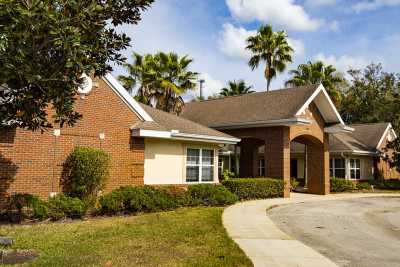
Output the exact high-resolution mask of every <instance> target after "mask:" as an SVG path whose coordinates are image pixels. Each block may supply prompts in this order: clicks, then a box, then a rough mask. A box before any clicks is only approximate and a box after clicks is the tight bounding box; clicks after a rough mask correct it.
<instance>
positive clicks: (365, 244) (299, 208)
mask: <svg viewBox="0 0 400 267" xmlns="http://www.w3.org/2000/svg"><path fill="white" fill-rule="evenodd" d="M267 215H268V217H269V218H270V219H271V220H272V221H273V222H274V223H275V224H276V226H278V228H279V229H280V230H282V231H284V232H285V233H287V234H288V235H289V236H291V237H293V238H295V239H297V240H299V241H301V242H302V243H304V244H305V245H307V246H309V247H312V248H313V249H315V250H316V251H318V252H319V253H321V254H323V255H324V256H326V257H327V258H329V259H331V260H332V261H334V262H335V263H336V264H338V265H339V266H357V267H358V266H363V267H364V266H365V267H368V266H374V267H375V266H379V267H384V266H391V267H392V266H400V197H370V198H358V199H345V200H329V201H316V202H306V203H298V204H289V205H282V206H279V207H276V208H273V209H271V210H269V211H267Z"/></svg>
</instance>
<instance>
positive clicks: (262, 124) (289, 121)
mask: <svg viewBox="0 0 400 267" xmlns="http://www.w3.org/2000/svg"><path fill="white" fill-rule="evenodd" d="M309 124H311V121H310V120H307V119H303V118H291V119H282V120H268V121H254V122H241V123H230V124H216V125H209V126H208V127H210V128H214V129H240V128H259V127H266V126H268V127H269V126H292V125H309Z"/></svg>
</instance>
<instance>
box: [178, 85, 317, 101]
mask: <svg viewBox="0 0 400 267" xmlns="http://www.w3.org/2000/svg"><path fill="white" fill-rule="evenodd" d="M309 86H316V88H318V86H319V84H308V85H301V86H293V87H285V88H280V89H275V90H271V91H256V92H252V93H247V94H241V95H230V96H223V97H218V98H211V99H204V100H200V101H191V102H187V103H185V104H193V103H203V102H211V101H217V100H222V99H227V98H238V97H244V96H250V95H255V94H275V93H280V92H282V91H289V90H292V89H297V88H304V87H309Z"/></svg>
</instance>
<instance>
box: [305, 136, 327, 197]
mask: <svg viewBox="0 0 400 267" xmlns="http://www.w3.org/2000/svg"><path fill="white" fill-rule="evenodd" d="M308 147H309V151H310V153H309V155H310V157H309V164H308V165H309V183H308V192H309V193H312V194H319V195H326V194H329V185H330V184H329V182H330V181H329V136H328V134H324V143H323V144H314V143H312V144H309V146H308Z"/></svg>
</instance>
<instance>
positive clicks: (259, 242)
mask: <svg viewBox="0 0 400 267" xmlns="http://www.w3.org/2000/svg"><path fill="white" fill-rule="evenodd" d="M377 196H400V194H380V193H371V194H370V193H365V194H363V193H360V194H356V193H350V194H331V195H328V196H318V195H310V194H296V193H292V194H291V197H290V198H288V199H283V198H277V199H266V200H254V201H248V202H242V203H238V204H236V205H233V206H231V207H229V208H227V209H226V210H225V211H224V213H223V218H222V219H223V224H224V226H225V228H226V230H227V232H228V234H229V236H231V237H232V238H233V240H234V241H235V242H236V243H237V244H238V245H239V246H240V248H241V249H243V251H244V252H245V253H246V254H247V256H248V257H249V258H250V259H251V260H252V262H253V264H254V266H256V267H259V266H266V267H267V266H268V267H274V266H281V267H292V266H293V267H294V266H295V267H309V266H310V267H311V266H316V267H317V266H318V267H319V266H324V267H330V266H337V265H336V264H335V263H333V262H332V261H331V260H329V259H328V258H326V257H325V256H323V255H321V254H320V253H318V252H317V251H315V250H313V249H312V248H310V247H308V246H306V245H304V244H303V243H301V242H300V241H297V240H294V239H293V238H291V237H290V236H288V235H287V234H285V233H284V232H282V231H281V230H280V229H278V228H277V227H276V226H275V224H274V223H273V222H272V221H271V220H270V219H269V218H268V217H267V215H266V210H267V209H268V208H270V207H273V206H274V205H282V204H291V203H302V202H312V201H326V200H340V199H351V198H360V197H377Z"/></svg>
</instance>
